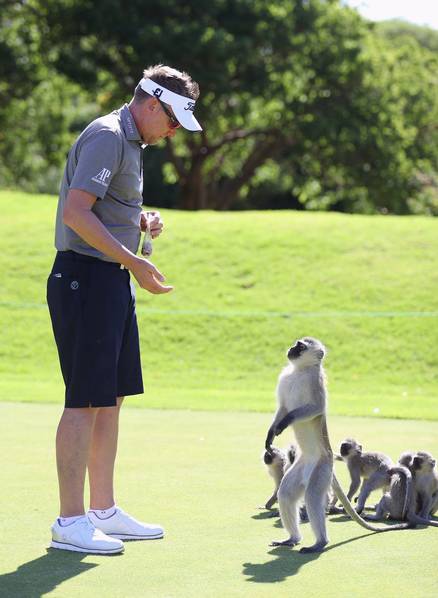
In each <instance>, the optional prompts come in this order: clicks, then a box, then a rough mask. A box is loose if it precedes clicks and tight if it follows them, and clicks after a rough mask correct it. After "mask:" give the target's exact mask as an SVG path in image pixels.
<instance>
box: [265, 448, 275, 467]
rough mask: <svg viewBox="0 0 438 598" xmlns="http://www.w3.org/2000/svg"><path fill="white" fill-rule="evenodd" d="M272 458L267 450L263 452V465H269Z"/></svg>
mask: <svg viewBox="0 0 438 598" xmlns="http://www.w3.org/2000/svg"><path fill="white" fill-rule="evenodd" d="M273 460H274V455H271V454H270V453H268V451H265V454H264V455H263V461H264V463H265V465H271V463H272V461H273Z"/></svg>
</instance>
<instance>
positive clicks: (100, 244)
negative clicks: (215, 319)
mask: <svg viewBox="0 0 438 598" xmlns="http://www.w3.org/2000/svg"><path fill="white" fill-rule="evenodd" d="M95 201H96V196H95V195H92V194H91V193H88V192H87V191H82V190H80V189H70V191H69V192H68V195H67V199H66V202H65V206H64V212H63V222H64V224H66V225H67V226H68V227H70V228H71V229H72V230H74V231H75V233H76V234H78V235H79V236H80V237H81V238H82V239H84V241H86V242H87V243H88V244H89V245H91V246H92V247H95V248H96V249H98V250H99V251H101V252H102V253H104V254H105V255H107V256H108V257H110V258H111V259H113V260H114V261H116V262H118V263H120V264H123V265H124V266H125V267H126V268H127V269H128V270H130V271H131V272H132V273H133V275H134V276H135V278H136V280H137V282H138V284H139V285H140V287H141V288H142V289H146V290H147V291H149V292H150V293H154V294H161V293H168V292H169V291H171V290H172V289H173V287H171V286H164V285H162V284H161V282H162V281H164V276H163V275H162V274H161V272H159V270H157V268H156V267H155V266H154V265H153V264H152V263H151V262H150V261H149V260H146V259H144V258H142V257H139V256H137V255H135V254H133V253H132V251H129V249H127V248H126V247H124V246H123V245H122V244H121V243H119V241H117V239H115V238H114V237H113V236H112V235H111V233H110V232H109V231H108V230H107V229H106V228H105V226H104V225H103V224H102V223H101V222H100V220H99V219H98V218H97V217H96V215H95V214H94V213H93V212H92V211H91V208H92V207H93V205H94V203H95ZM160 281H161V282H160Z"/></svg>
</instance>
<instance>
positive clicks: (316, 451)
mask: <svg viewBox="0 0 438 598" xmlns="http://www.w3.org/2000/svg"><path fill="white" fill-rule="evenodd" d="M324 355H325V347H324V345H323V344H322V343H321V342H320V341H319V340H317V339H314V338H311V337H305V338H302V339H300V340H298V341H296V343H295V344H294V345H293V347H291V348H290V349H289V351H288V353H287V357H288V359H289V361H290V364H289V365H288V366H287V367H285V368H284V369H283V371H282V372H281V374H280V377H279V380H278V385H277V398H278V408H277V412H276V414H275V416H274V420H273V422H272V425H271V427H270V428H269V431H268V434H267V436H266V441H265V449H266V450H267V451H268V452H270V450H271V445H272V442H273V440H274V438H275V437H276V436H278V435H279V434H281V433H282V432H283V430H285V428H286V427H288V426H289V425H292V426H293V429H294V433H295V438H296V441H297V444H298V447H299V454H298V458H297V460H296V461H295V463H294V464H293V466H292V467H291V468H290V469H289V470H288V471H287V472H286V474H285V475H284V477H283V479H282V481H281V483H280V487H279V489H278V501H279V507H280V516H281V521H282V523H283V527H285V528H286V530H287V532H288V533H289V538H288V539H287V540H285V541H284V542H272V544H271V545H272V546H280V545H285V546H294V545H295V544H298V543H299V542H300V540H301V534H300V529H299V517H298V503H299V501H300V499H301V498H302V496H303V495H304V502H305V505H306V507H307V512H308V515H309V520H310V525H311V526H312V530H313V532H314V534H315V537H316V542H315V543H314V544H313V545H312V546H309V547H305V548H302V549H301V551H300V552H304V553H308V552H321V551H322V550H323V549H324V547H325V546H326V544H327V543H328V537H327V531H326V521H325V507H326V497H327V492H328V491H329V488H330V484H331V483H332V484H333V489H334V491H335V493H336V495H337V496H338V498H339V500H340V501H341V503H342V504H343V506H344V507H345V510H346V511H347V513H348V514H349V515H350V517H352V518H353V519H355V520H356V521H357V522H358V523H359V524H360V525H362V527H365V528H366V529H369V530H372V531H390V530H394V529H406V528H407V527H411V526H410V525H409V524H399V525H395V526H388V527H383V528H382V527H376V526H374V525H370V524H369V523H367V522H366V521H364V520H363V519H362V518H361V517H360V515H358V514H357V513H356V511H355V510H354V508H353V506H352V505H351V503H350V501H349V500H348V498H347V497H346V496H345V494H344V492H343V490H342V488H341V486H340V485H339V482H338V480H337V478H336V476H335V475H334V474H333V451H332V448H331V446H330V440H329V437H328V430H327V421H326V412H327V393H326V382H325V373H324V369H323V367H322V360H323V358H324Z"/></svg>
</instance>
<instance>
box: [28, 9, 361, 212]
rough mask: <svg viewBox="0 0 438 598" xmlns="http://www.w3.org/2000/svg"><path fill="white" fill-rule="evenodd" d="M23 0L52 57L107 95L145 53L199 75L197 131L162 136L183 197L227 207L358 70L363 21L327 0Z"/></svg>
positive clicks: (115, 93)
mask: <svg viewBox="0 0 438 598" xmlns="http://www.w3.org/2000/svg"><path fill="white" fill-rule="evenodd" d="M34 5H35V6H38V10H39V12H40V20H41V23H44V26H45V29H44V35H43V39H44V41H45V44H46V49H47V52H48V51H49V50H50V51H51V52H52V53H53V52H54V51H55V52H56V56H54V59H53V64H54V65H55V66H56V68H57V69H58V70H60V71H61V72H63V73H64V74H65V75H67V76H69V77H70V78H72V79H74V80H76V81H78V82H80V83H81V84H86V85H87V86H89V87H90V88H94V89H96V90H97V89H98V88H101V87H102V85H105V88H106V90H107V91H108V93H109V94H110V96H109V98H110V100H111V102H114V101H116V100H117V101H120V100H122V98H123V99H125V98H126V95H127V94H128V93H129V92H130V91H131V90H132V88H133V86H134V85H135V83H136V80H134V79H133V75H134V76H135V75H136V74H137V76H139V75H140V74H141V72H142V69H143V67H144V66H145V64H146V62H165V63H169V64H172V65H174V66H176V67H179V68H184V69H187V70H188V71H189V72H190V73H191V74H192V75H193V76H194V78H195V79H197V80H199V82H200V84H201V90H204V93H203V95H202V99H201V102H200V110H199V116H200V120H201V122H202V123H203V124H204V131H203V133H202V134H201V135H191V136H190V135H188V134H187V135H185V136H184V138H183V140H182V141H181V142H180V143H176V144H174V145H170V144H168V147H167V149H168V155H169V160H170V162H171V164H172V165H173V169H174V172H176V173H177V175H178V178H179V182H180V186H181V193H180V203H179V207H182V208H186V209H198V208H206V207H211V208H216V209H227V208H229V207H230V206H232V205H233V202H235V201H236V198H237V197H238V195H239V193H241V192H242V190H243V191H244V189H245V187H247V186H248V185H249V183H250V182H251V180H252V179H253V178H254V176H255V175H256V173H257V171H258V170H259V169H260V168H261V166H263V165H264V164H266V163H267V162H268V161H269V160H276V159H277V157H279V156H281V155H284V154H285V153H288V152H289V153H290V152H291V151H292V150H293V152H294V155H295V159H294V160H293V161H291V167H292V170H293V171H295V170H296V169H299V156H300V152H301V151H302V148H303V146H304V145H305V144H306V139H308V132H309V129H311V130H312V131H316V133H315V134H314V137H315V135H316V136H318V135H319V136H321V135H322V136H323V137H324V135H325V134H326V128H327V126H329V127H332V126H333V125H332V124H329V125H328V124H327V123H324V113H325V112H326V111H327V107H328V106H330V105H335V104H336V102H337V100H338V96H339V94H340V93H341V92H345V96H347V92H348V90H349V89H350V88H351V87H352V86H354V85H356V84H357V82H358V81H360V79H361V71H362V69H363V65H362V63H361V60H360V54H361V44H362V40H363V38H364V36H365V35H366V32H367V25H366V24H365V22H364V21H363V20H362V19H361V18H360V17H359V15H358V14H357V13H355V12H354V11H352V10H349V9H347V8H343V7H340V6H339V4H338V2H336V1H334V0H333V1H326V2H324V1H322V0H321V1H318V0H315V1H313V2H308V1H305V0H301V1H300V0H296V1H294V2H291V1H290V0H277V1H275V2H268V1H265V0H240V1H237V2H233V1H231V0H211V1H207V0H205V1H195V0H187V1H186V2H184V3H180V2H176V1H169V2H167V3H166V4H164V3H163V2H161V1H157V0H155V1H154V0H152V1H149V2H148V3H147V4H145V3H144V2H141V1H131V2H130V3H128V4H122V3H120V2H117V1H115V0H101V1H100V2H99V3H95V4H94V3H91V2H89V1H88V0H76V1H75V2H70V1H67V0H44V2H42V1H41V2H37V1H36V0H35V2H34ZM54 49H55V50H54ZM144 57H148V58H146V59H145V58H144ZM149 57H153V59H150V58H149ZM145 60H146V62H145ZM325 120H327V119H325ZM297 158H298V159H297ZM170 174H172V173H170Z"/></svg>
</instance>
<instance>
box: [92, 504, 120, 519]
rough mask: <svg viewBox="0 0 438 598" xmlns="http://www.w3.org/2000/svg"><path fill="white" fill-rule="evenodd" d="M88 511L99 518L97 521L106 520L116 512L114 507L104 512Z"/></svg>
mask: <svg viewBox="0 0 438 598" xmlns="http://www.w3.org/2000/svg"><path fill="white" fill-rule="evenodd" d="M90 511H91V512H92V513H96V516H97V517H99V519H108V517H112V515H114V513H115V512H116V505H113V506H112V507H109V509H105V510H104V511H102V510H101V509H90Z"/></svg>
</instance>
